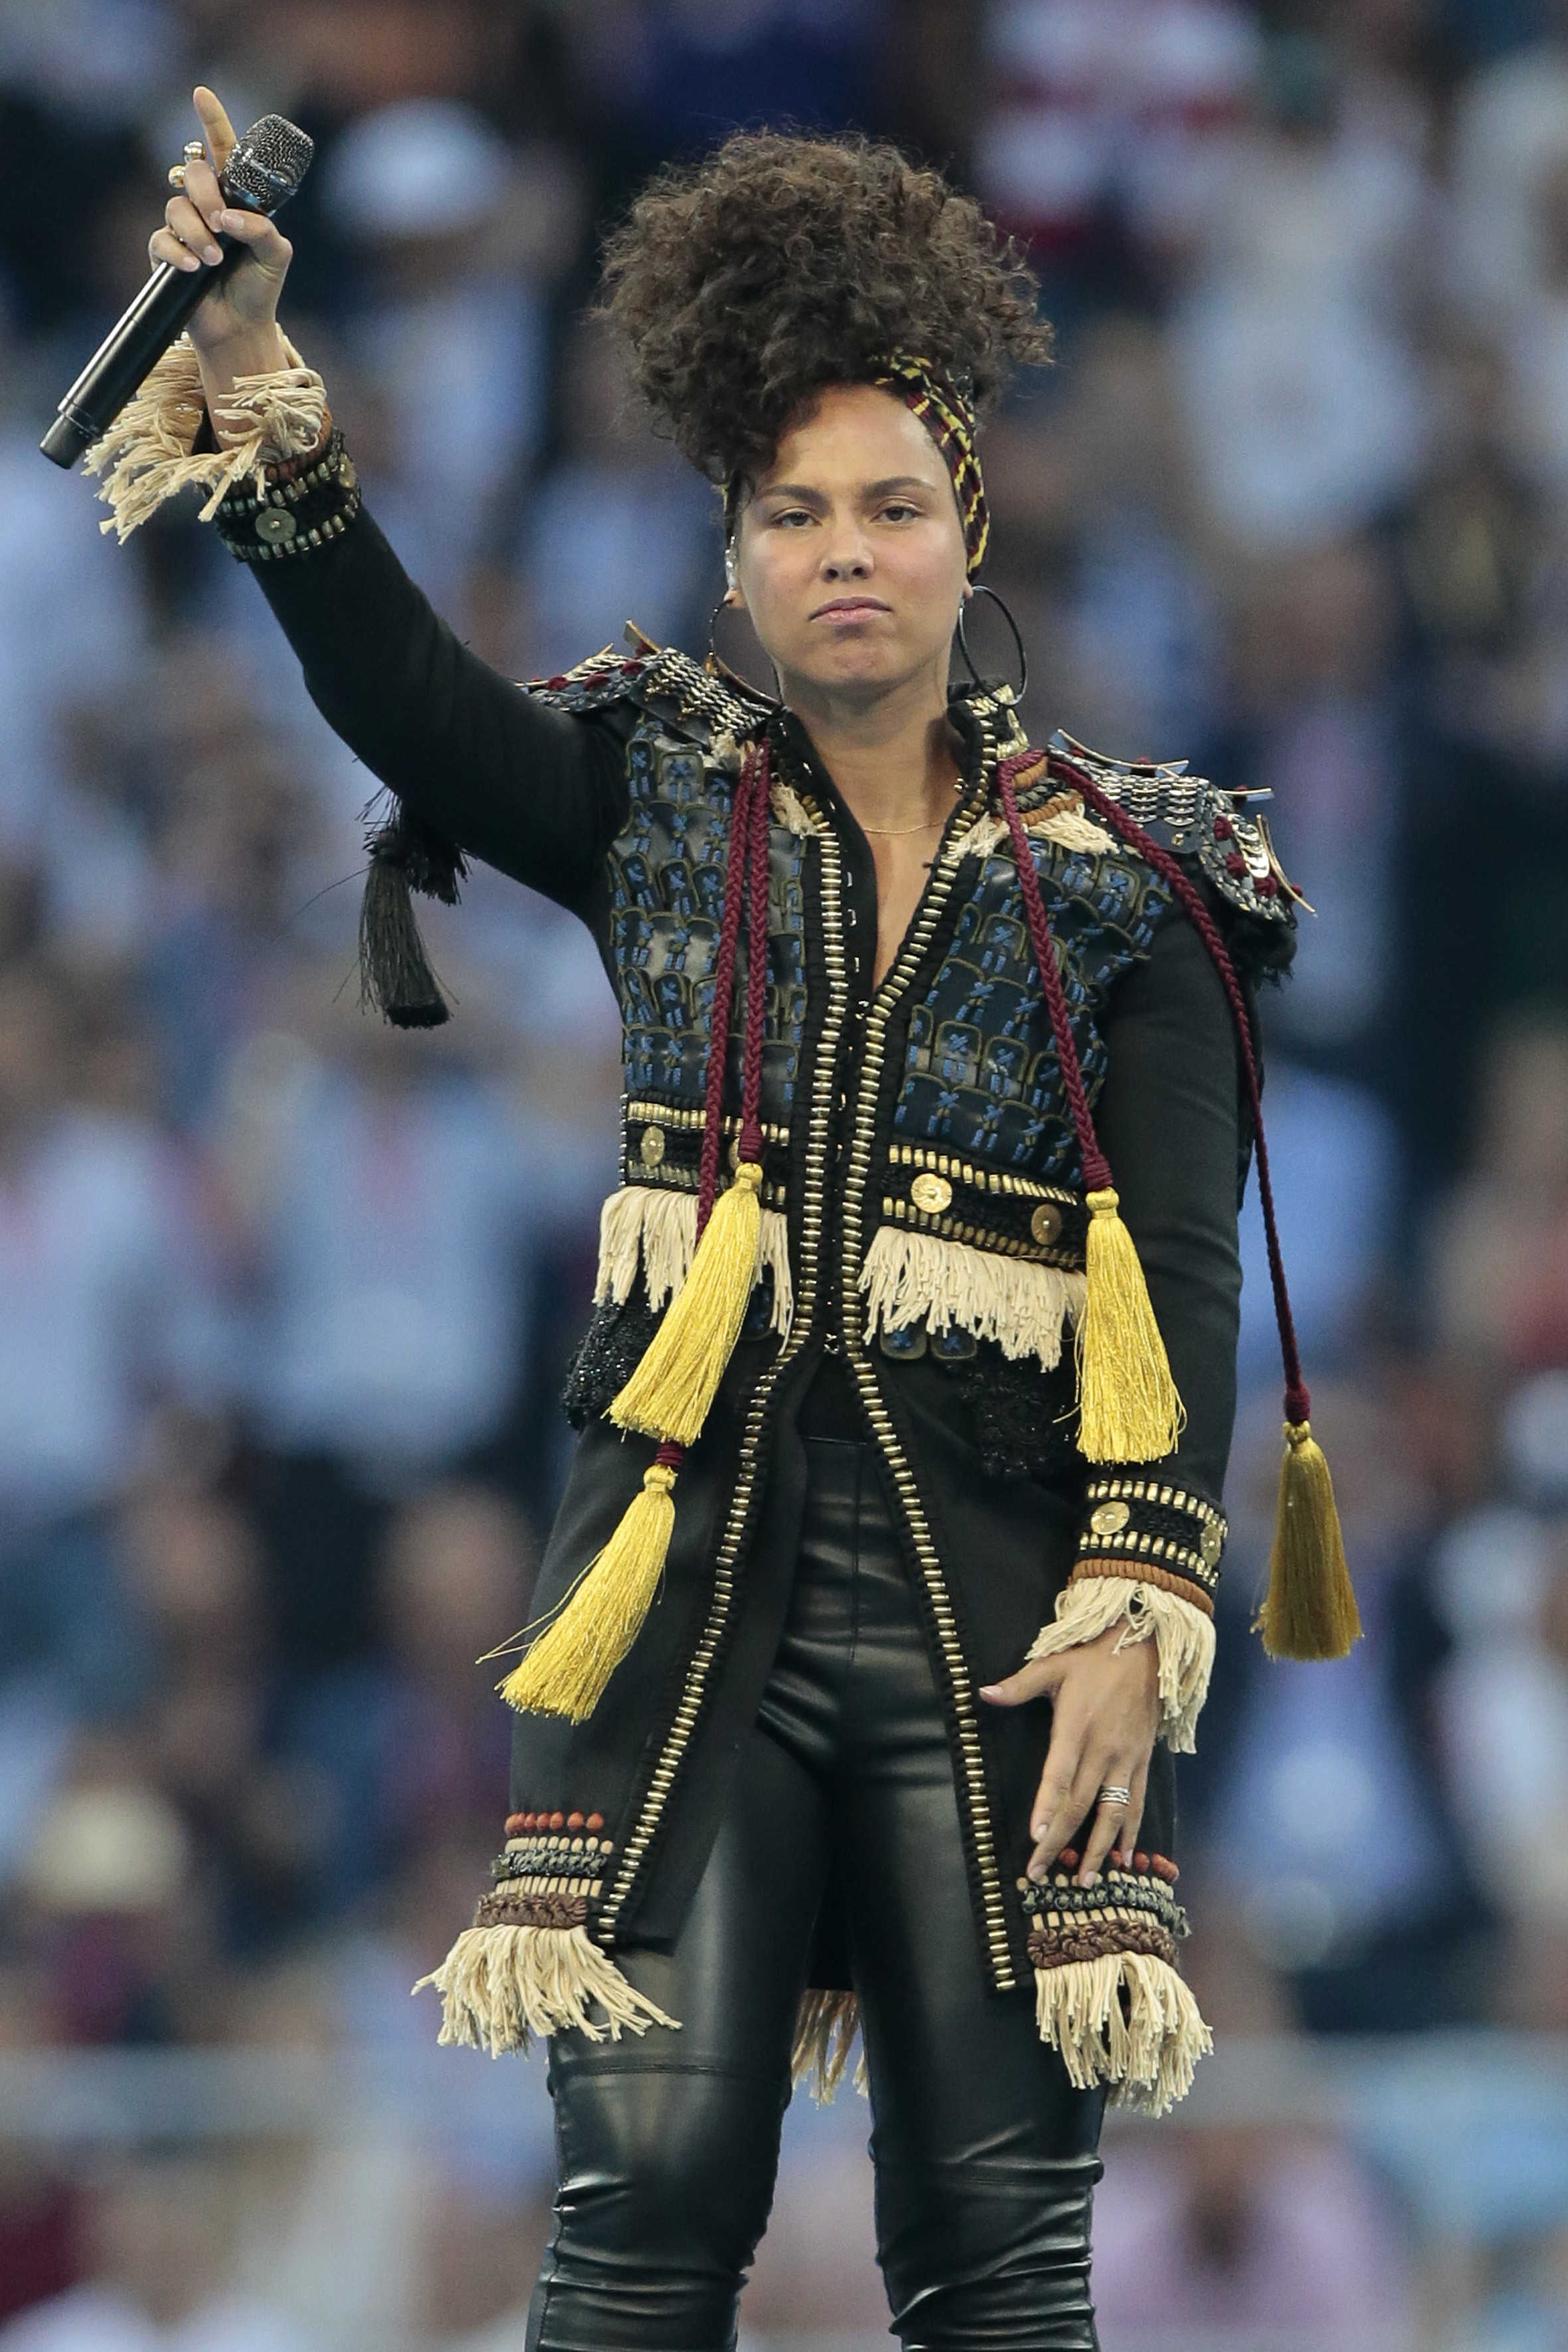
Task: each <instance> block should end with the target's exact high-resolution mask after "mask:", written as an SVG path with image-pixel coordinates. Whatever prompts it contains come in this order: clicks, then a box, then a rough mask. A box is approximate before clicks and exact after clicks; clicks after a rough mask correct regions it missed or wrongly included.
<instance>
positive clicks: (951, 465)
mask: <svg viewBox="0 0 1568 2352" xmlns="http://www.w3.org/2000/svg"><path fill="white" fill-rule="evenodd" d="M875 365H876V368H877V371H878V372H877V373H875V374H872V375H869V376H868V377H867V378H866V379H865V380H866V382H867V383H874V384H876V385H877V386H878V387H879V389H880V390H882V391H884V392H891V393H894V394H897V396H898V398H899V399H900V400H901V401H903V402H904V404H906V406H907V407H908V408H909V409H910V411H911V412H912V413H913V415H916V416H918V417H919V418H920V421H921V424H922V425H924V426H925V429H926V431H927V432H928V433H929V434H930V435H931V439H932V440H933V441H934V442H935V444H936V446H937V448H938V449H939V450H940V452H941V454H942V462H943V464H944V465H945V466H946V467H947V470H948V472H949V474H950V475H951V476H952V493H953V496H954V498H955V499H957V500H958V513H959V520H960V521H961V522H962V523H963V548H964V569H965V571H966V572H968V574H969V577H970V578H971V579H972V580H973V577H974V575H975V573H976V572H978V571H979V569H980V566H981V563H982V562H984V555H985V542H986V541H987V539H988V538H989V537H990V534H991V517H990V514H989V511H988V510H987V508H986V504H985V485H984V481H983V480H982V478H981V474H980V459H979V457H977V456H976V454H975V448H974V411H973V407H972V406H971V405H970V404H969V402H968V401H967V400H966V399H965V397H964V395H963V393H961V392H960V391H959V390H958V389H957V387H956V386H955V385H954V384H952V383H951V382H950V381H949V380H948V379H947V378H946V377H945V376H942V375H940V374H938V373H937V371H936V370H935V369H934V368H933V367H932V366H931V362H930V361H929V360H923V359H921V358H919V357H918V356H917V354H916V353H914V352H889V355H888V357H887V358H886V359H885V360H879V361H878V362H875ZM740 499H741V477H740V475H739V474H731V477H730V479H729V480H728V482H726V484H725V485H724V541H725V544H726V546H728V545H729V544H730V543H731V541H733V539H734V536H735V525H736V523H737V521H738V520H739V518H740Z"/></svg>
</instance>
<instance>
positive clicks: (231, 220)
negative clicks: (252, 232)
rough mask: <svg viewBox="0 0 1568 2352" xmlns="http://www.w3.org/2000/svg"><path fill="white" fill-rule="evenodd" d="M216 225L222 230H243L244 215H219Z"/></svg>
mask: <svg viewBox="0 0 1568 2352" xmlns="http://www.w3.org/2000/svg"><path fill="white" fill-rule="evenodd" d="M218 224H219V226H220V227H223V228H243V227H244V226H245V215H244V214H243V213H227V212H225V213H219V215H218Z"/></svg>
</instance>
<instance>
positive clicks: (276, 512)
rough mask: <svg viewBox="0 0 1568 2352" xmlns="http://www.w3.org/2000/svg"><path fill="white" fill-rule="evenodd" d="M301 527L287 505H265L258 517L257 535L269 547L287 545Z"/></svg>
mask: <svg viewBox="0 0 1568 2352" xmlns="http://www.w3.org/2000/svg"><path fill="white" fill-rule="evenodd" d="M299 528H300V526H299V523H298V522H297V521H296V520H295V518H294V517H293V516H292V515H291V514H290V513H289V509H288V508H287V507H264V508H263V509H262V510H261V512H260V513H259V514H258V516H257V518H256V536H257V538H258V539H262V540H265V541H266V542H267V544H268V547H286V546H287V545H288V543H289V541H290V540H291V539H292V538H293V536H294V534H295V532H296V531H297V530H299Z"/></svg>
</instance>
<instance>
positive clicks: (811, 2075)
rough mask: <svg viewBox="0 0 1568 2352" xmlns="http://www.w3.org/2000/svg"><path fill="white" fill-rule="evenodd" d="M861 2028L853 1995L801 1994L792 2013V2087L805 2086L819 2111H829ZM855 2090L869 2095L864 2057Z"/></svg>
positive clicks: (790, 2065) (865, 2096)
mask: <svg viewBox="0 0 1568 2352" xmlns="http://www.w3.org/2000/svg"><path fill="white" fill-rule="evenodd" d="M859 2024H860V2005H859V2003H858V2000H856V1998H855V1995H854V1994H853V1993H852V1992H803V1993H802V1995H801V1997H800V2006H799V2008H798V2009H797V2010H796V2011H795V2047H794V2048H793V2050H792V2051H791V2052H790V2062H789V2072H790V2081H791V2082H792V2083H793V2084H800V2083H805V2084H806V2085H807V2086H808V2087H809V2089H810V2092H811V2095H812V2097H813V2099H814V2100H815V2101H816V2105H818V2106H819V2107H829V2106H831V2105H833V2101H834V2099H835V2097H836V2095H837V2091H838V2086H839V2084H840V2083H842V2082H843V2080H844V2076H845V2074H846V2072H847V2069H848V2065H849V2052H850V2048H851V2046H852V2044H853V2042H854V2040H855V2036H856V2033H857V2032H858V2030H859ZM854 2081H855V2088H856V2089H857V2090H858V2092H859V2094H860V2096H861V2097H862V2098H863V2099H864V2098H867V2097H868V2096H869V2095H870V2083H869V2080H868V2075H867V2072H866V2053H865V2052H864V2050H862V2051H861V2053H860V2058H859V2063H858V2065H857V2066H856V2069H855V2076H854Z"/></svg>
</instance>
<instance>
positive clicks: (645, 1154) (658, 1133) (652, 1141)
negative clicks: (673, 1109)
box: [637, 1127, 664, 1168]
mask: <svg viewBox="0 0 1568 2352" xmlns="http://www.w3.org/2000/svg"><path fill="white" fill-rule="evenodd" d="M637 1158H638V1159H639V1160H641V1161H642V1164H643V1166H644V1167H645V1168H657V1167H658V1164H659V1162H660V1160H662V1159H663V1158H664V1129H663V1128H662V1127H645V1128H644V1129H643V1131H642V1141H641V1142H640V1143H639V1144H638V1146H637Z"/></svg>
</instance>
